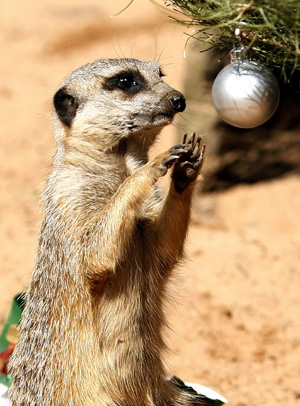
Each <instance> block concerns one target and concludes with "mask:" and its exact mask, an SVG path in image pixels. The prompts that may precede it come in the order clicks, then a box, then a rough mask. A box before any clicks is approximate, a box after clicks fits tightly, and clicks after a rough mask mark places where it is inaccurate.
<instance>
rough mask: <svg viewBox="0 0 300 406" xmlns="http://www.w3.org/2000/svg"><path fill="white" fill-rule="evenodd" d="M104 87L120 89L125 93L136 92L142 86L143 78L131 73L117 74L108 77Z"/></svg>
mask: <svg viewBox="0 0 300 406" xmlns="http://www.w3.org/2000/svg"><path fill="white" fill-rule="evenodd" d="M106 87H107V88H108V89H109V90H114V89H117V88H119V89H122V90H124V91H125V92H127V93H137V92H139V91H140V90H141V88H142V87H143V79H142V78H141V77H140V76H138V75H134V74H132V73H129V72H128V73H122V74H120V75H118V76H115V77H113V78H110V79H108V81H107V82H106Z"/></svg>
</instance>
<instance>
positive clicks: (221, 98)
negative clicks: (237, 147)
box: [212, 59, 280, 128]
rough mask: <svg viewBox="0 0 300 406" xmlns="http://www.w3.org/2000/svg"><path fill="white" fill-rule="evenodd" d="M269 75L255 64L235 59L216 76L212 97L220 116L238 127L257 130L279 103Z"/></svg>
mask: <svg viewBox="0 0 300 406" xmlns="http://www.w3.org/2000/svg"><path fill="white" fill-rule="evenodd" d="M279 95H280V91H279V86H278V82H277V80H276V78H275V76H274V75H273V73H272V72H271V71H270V70H269V69H267V68H266V67H264V66H263V65H261V64H260V63H258V62H256V61H251V60H248V59H245V60H238V61H237V62H232V63H231V64H230V65H228V66H226V67H225V68H224V69H223V70H222V71H221V72H220V73H219V75H218V76H217V77H216V79H215V81H214V84H213V88H212V98H213V103H214V106H215V108H216V110H217V112H218V113H219V115H220V117H221V118H222V119H223V120H224V121H226V122H227V123H229V124H231V125H233V126H235V127H240V128H253V127H257V126H259V125H261V124H263V123H264V122H266V121H267V120H269V118H271V116H272V115H273V114H274V112H275V110H276V109H277V106H278V103H279Z"/></svg>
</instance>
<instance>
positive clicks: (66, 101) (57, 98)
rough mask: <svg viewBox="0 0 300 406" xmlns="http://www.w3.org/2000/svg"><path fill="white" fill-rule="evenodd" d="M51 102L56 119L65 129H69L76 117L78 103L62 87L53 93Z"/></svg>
mask: <svg viewBox="0 0 300 406" xmlns="http://www.w3.org/2000/svg"><path fill="white" fill-rule="evenodd" d="M53 102H54V107H55V111H56V113H57V115H58V117H59V118H60V119H61V121H62V122H63V123H64V124H65V125H66V126H67V127H71V125H72V121H73V119H74V117H75V116H76V111H77V108H78V101H77V100H76V99H75V97H73V96H71V95H70V94H68V93H67V91H66V89H65V88H63V87H62V88H61V89H59V90H58V91H57V92H56V93H55V95H54V98H53Z"/></svg>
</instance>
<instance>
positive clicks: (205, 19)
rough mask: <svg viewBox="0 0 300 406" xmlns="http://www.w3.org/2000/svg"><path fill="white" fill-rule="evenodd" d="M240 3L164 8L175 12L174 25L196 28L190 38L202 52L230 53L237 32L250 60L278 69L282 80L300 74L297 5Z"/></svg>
mask: <svg viewBox="0 0 300 406" xmlns="http://www.w3.org/2000/svg"><path fill="white" fill-rule="evenodd" d="M241 1H242V0H241ZM241 1H236V0H191V1H188V0H165V4H166V6H168V7H171V8H173V9H174V10H175V11H177V13H175V17H173V18H175V20H176V21H179V22H181V23H184V24H186V25H189V26H194V27H193V28H195V27H196V30H195V33H193V34H192V35H191V37H193V38H196V39H197V40H199V41H201V42H202V43H203V47H202V48H203V50H207V49H211V48H215V47H216V48H218V49H220V50H230V49H231V48H232V47H233V44H234V43H235V41H236V38H235V35H234V31H235V29H236V28H240V29H241V39H242V43H243V45H244V46H245V47H246V48H247V50H248V55H249V56H250V57H251V58H255V59H258V60H260V61H261V62H262V63H264V64H266V65H268V66H269V67H270V68H271V69H274V68H279V69H280V70H281V72H282V74H283V75H284V76H290V75H291V73H292V72H294V71H295V70H300V51H299V32H300V1H299V0H249V1H248V2H247V3H242V2H241ZM177 16H178V17H177Z"/></svg>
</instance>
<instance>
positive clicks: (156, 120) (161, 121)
mask: <svg viewBox="0 0 300 406" xmlns="http://www.w3.org/2000/svg"><path fill="white" fill-rule="evenodd" d="M173 118H174V114H172V113H158V114H155V116H153V117H152V124H154V125H168V124H170V123H171V121H172V120H173Z"/></svg>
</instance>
